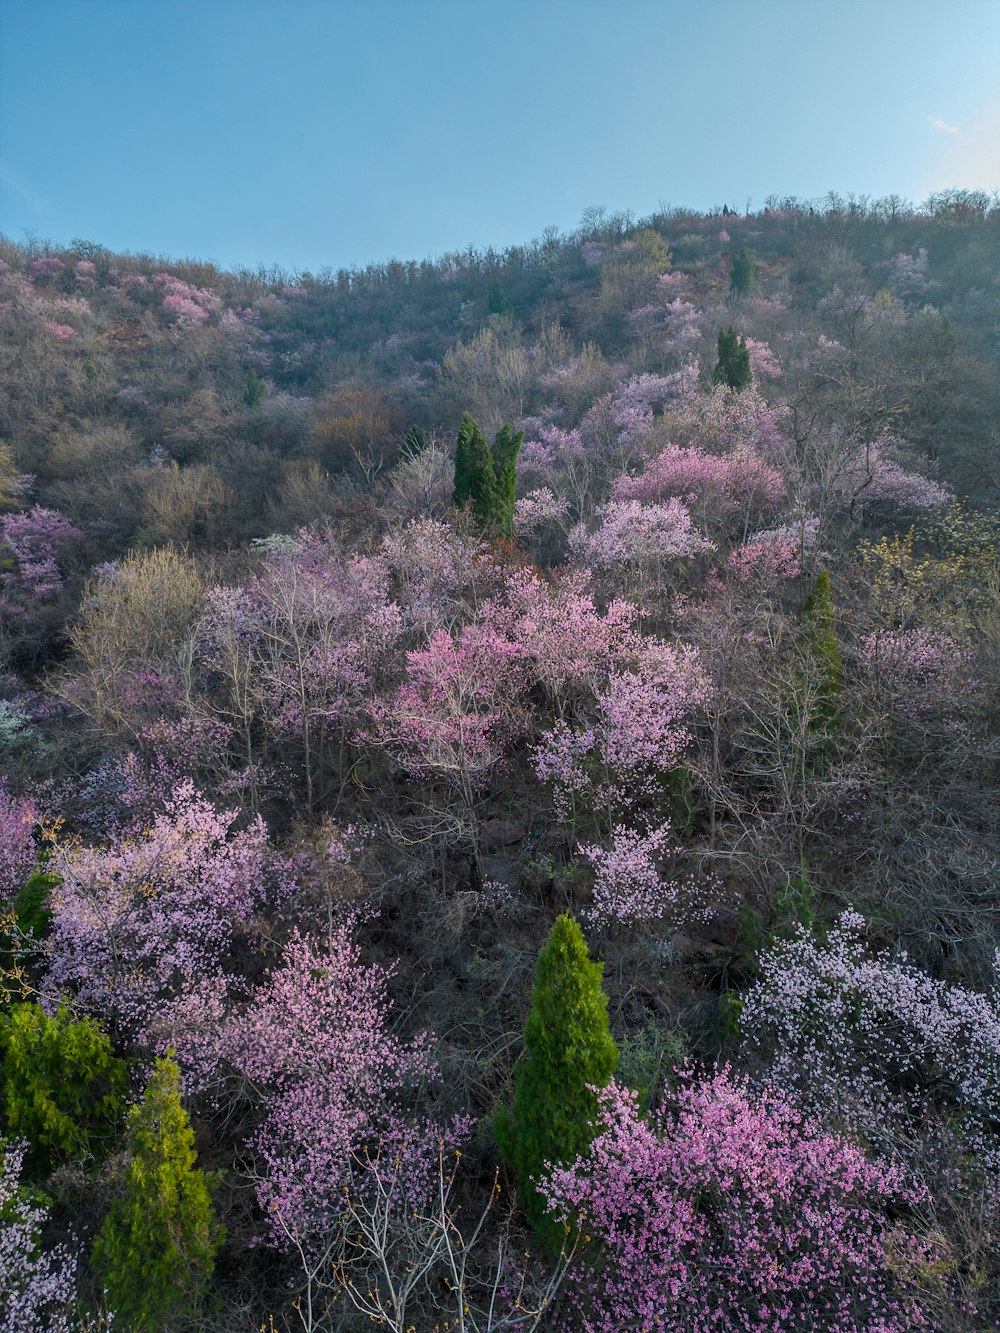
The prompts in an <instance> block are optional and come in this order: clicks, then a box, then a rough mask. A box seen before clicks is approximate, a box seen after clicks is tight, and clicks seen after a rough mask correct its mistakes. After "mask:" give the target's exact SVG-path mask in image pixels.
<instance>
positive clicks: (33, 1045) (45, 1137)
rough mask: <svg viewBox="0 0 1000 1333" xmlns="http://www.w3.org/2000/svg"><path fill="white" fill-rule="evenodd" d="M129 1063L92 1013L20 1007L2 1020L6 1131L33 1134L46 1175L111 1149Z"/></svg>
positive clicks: (36, 1158)
mask: <svg viewBox="0 0 1000 1333" xmlns="http://www.w3.org/2000/svg"><path fill="white" fill-rule="evenodd" d="M125 1074H126V1071H125V1064H124V1062H123V1061H122V1060H119V1059H118V1058H117V1056H115V1055H114V1054H113V1053H112V1050H111V1043H110V1041H109V1040H108V1037H107V1034H106V1033H105V1032H104V1031H103V1029H102V1028H101V1026H100V1024H99V1023H98V1022H97V1021H96V1020H95V1019H93V1018H80V1019H76V1018H74V1017H73V1015H72V1013H71V1012H70V1010H69V1009H68V1008H67V1007H66V1006H65V1005H60V1007H59V1009H58V1010H57V1011H56V1013H55V1014H54V1015H52V1016H50V1015H48V1014H46V1013H45V1011H44V1010H43V1009H42V1008H41V1007H40V1006H39V1005H37V1004H15V1005H12V1006H11V1007H10V1008H9V1009H7V1010H6V1011H5V1012H4V1013H3V1017H2V1019H0V1075H2V1081H3V1098H2V1111H0V1119H2V1122H3V1132H4V1133H5V1134H8V1135H10V1136H11V1137H12V1138H23V1139H27V1140H28V1143H29V1144H30V1153H29V1157H28V1164H29V1166H30V1167H31V1168H32V1170H33V1171H34V1172H36V1173H37V1174H38V1175H40V1176H46V1175H48V1174H49V1173H50V1172H51V1171H52V1170H53V1169H54V1168H55V1167H56V1166H58V1165H59V1164H60V1163H61V1162H67V1161H74V1160H79V1159H81V1158H86V1157H90V1156H93V1155H95V1154H98V1153H100V1152H102V1151H104V1150H106V1149H107V1148H108V1147H109V1146H110V1143H111V1141H112V1138H113V1135H114V1130H115V1126H116V1125H117V1123H118V1121H119V1119H120V1118H121V1116H122V1114H123V1112H124V1102H123V1093H124V1090H125Z"/></svg>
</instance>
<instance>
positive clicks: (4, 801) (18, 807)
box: [0, 777, 38, 900]
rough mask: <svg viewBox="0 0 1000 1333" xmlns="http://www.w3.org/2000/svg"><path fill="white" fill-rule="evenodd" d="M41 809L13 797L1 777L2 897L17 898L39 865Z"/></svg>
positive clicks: (0, 874)
mask: <svg viewBox="0 0 1000 1333" xmlns="http://www.w3.org/2000/svg"><path fill="white" fill-rule="evenodd" d="M37 822H38V812H37V810H36V809H35V807H34V805H33V804H32V802H31V801H29V800H26V799H25V798H24V797H16V796H12V795H11V792H10V789H9V787H8V786H7V781H6V779H5V778H3V777H0V900H2V899H4V898H7V899H10V898H13V897H14V895H15V894H16V893H18V892H19V891H20V890H21V889H22V888H23V887H24V883H25V880H27V878H28V876H29V875H30V874H31V872H32V870H33V869H34V866H35V861H36V859H37V854H36V851H35V838H34V831H35V825H36V823H37Z"/></svg>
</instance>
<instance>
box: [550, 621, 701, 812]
mask: <svg viewBox="0 0 1000 1333" xmlns="http://www.w3.org/2000/svg"><path fill="white" fill-rule="evenodd" d="M709 696H710V687H709V683H708V680H707V678H706V676H705V674H704V671H703V668H702V663H701V658H700V656H699V654H698V651H697V649H695V648H691V647H687V646H685V645H680V646H677V647H673V646H670V645H667V644H665V643H660V642H658V641H656V640H652V639H650V640H647V641H646V646H645V649H644V651H643V652H642V653H641V654H640V655H639V661H638V663H637V665H636V667H635V668H634V669H632V670H618V671H611V672H610V673H609V674H608V675H607V677H606V680H605V682H604V683H603V684H602V685H597V686H596V688H595V691H594V697H593V700H592V702H591V703H590V706H589V707H587V706H586V705H584V704H581V705H580V706H578V708H577V709H576V710H575V711H576V717H575V718H574V720H573V723H572V725H571V724H570V722H569V721H567V720H566V719H565V718H559V719H557V721H556V722H555V723H554V724H553V725H552V726H551V727H550V728H549V729H548V730H547V731H546V732H545V733H544V734H543V736H542V739H541V741H540V743H539V744H538V745H537V746H536V748H535V751H534V762H535V773H536V775H537V777H538V778H539V780H540V781H542V782H548V783H551V785H552V789H553V800H554V803H555V808H556V813H557V814H558V815H559V816H560V818H563V819H565V818H568V817H569V816H570V814H571V813H572V811H573V809H574V808H575V806H576V805H577V803H578V801H579V800H580V799H583V800H586V802H587V803H588V804H590V805H592V806H594V807H597V806H602V807H605V808H607V809H610V810H616V809H620V810H628V809H631V808H632V807H633V806H634V805H635V804H636V803H638V802H642V801H645V800H648V799H650V798H655V797H656V796H657V794H658V791H659V783H658V779H659V778H660V777H661V776H662V775H663V774H664V773H666V772H668V771H669V770H670V769H672V768H675V767H676V766H677V764H678V763H679V762H680V759H681V757H682V755H683V753H684V751H685V750H686V749H687V747H688V746H689V744H690V742H691V732H690V729H689V727H688V725H687V719H689V718H690V716H691V714H692V713H693V712H695V711H696V710H697V709H698V708H700V707H703V706H704V705H705V703H706V702H707V701H708V699H709Z"/></svg>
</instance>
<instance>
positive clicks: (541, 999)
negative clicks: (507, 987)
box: [495, 912, 618, 1249]
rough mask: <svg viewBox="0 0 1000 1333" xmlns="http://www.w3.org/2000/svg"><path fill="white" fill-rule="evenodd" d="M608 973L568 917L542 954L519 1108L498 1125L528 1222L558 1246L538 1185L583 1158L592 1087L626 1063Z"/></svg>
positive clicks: (558, 1233)
mask: <svg viewBox="0 0 1000 1333" xmlns="http://www.w3.org/2000/svg"><path fill="white" fill-rule="evenodd" d="M603 970H604V965H603V963H594V962H591V960H590V956H589V954H588V952H587V942H586V940H585V939H584V938H583V933H582V932H581V930H580V927H579V925H578V924H577V922H576V921H575V920H574V918H573V917H572V916H570V915H569V913H568V912H564V913H563V915H562V916H560V917H558V918H557V919H556V921H555V924H554V925H553V927H552V930H551V932H550V934H549V938H548V940H547V941H546V943H545V946H544V948H543V949H542V951H541V953H540V954H539V955H538V964H537V967H536V970H535V986H534V990H533V992H532V1000H531V1013H530V1015H529V1017H528V1022H527V1026H526V1027H525V1030H524V1051H525V1053H524V1062H523V1063H522V1065H521V1068H520V1071H519V1073H518V1076H517V1083H516V1087H515V1090H514V1103H513V1106H512V1107H511V1108H510V1110H505V1111H501V1112H499V1113H498V1115H497V1117H496V1122H495V1129H496V1139H497V1145H498V1147H499V1149H500V1155H501V1157H502V1158H503V1160H504V1161H505V1162H506V1163H507V1164H508V1165H509V1166H510V1167H512V1168H513V1170H514V1171H515V1172H516V1173H517V1176H518V1182H519V1197H520V1201H521V1206H522V1207H523V1209H524V1213H525V1217H526V1218H527V1220H528V1222H529V1223H530V1224H531V1226H532V1227H533V1228H534V1229H535V1231H536V1232H537V1233H538V1235H539V1236H540V1237H541V1238H542V1239H543V1240H544V1241H545V1242H546V1243H547V1244H549V1245H550V1246H552V1248H553V1249H558V1247H559V1244H560V1243H561V1241H562V1238H563V1235H564V1231H563V1229H562V1228H561V1227H559V1226H557V1225H556V1224H555V1223H554V1222H553V1221H552V1219H551V1218H550V1217H549V1216H548V1214H547V1213H546V1211H545V1200H544V1198H543V1196H542V1195H541V1194H539V1192H538V1190H537V1189H536V1188H535V1185H534V1182H535V1181H537V1180H538V1178H539V1177H540V1176H541V1175H542V1174H543V1172H544V1171H545V1167H546V1163H552V1164H553V1165H557V1164H561V1163H565V1162H571V1161H573V1160H574V1159H575V1158H576V1157H578V1156H580V1154H581V1153H583V1152H584V1151H585V1150H586V1148H587V1146H588V1145H589V1143H590V1141H591V1139H592V1138H593V1136H594V1133H595V1131H596V1123H595V1121H596V1116H597V1099H596V1097H595V1095H594V1093H593V1092H592V1091H591V1087H597V1088H602V1087H604V1086H605V1084H606V1083H607V1082H608V1080H609V1079H610V1078H611V1075H612V1073H613V1072H614V1068H615V1063H616V1061H617V1059H618V1049H617V1047H616V1046H615V1042H614V1038H613V1037H612V1036H611V1031H610V1028H609V1027H608V1000H607V996H606V995H605V994H604V991H603V990H602V988H601V973H602V971H603Z"/></svg>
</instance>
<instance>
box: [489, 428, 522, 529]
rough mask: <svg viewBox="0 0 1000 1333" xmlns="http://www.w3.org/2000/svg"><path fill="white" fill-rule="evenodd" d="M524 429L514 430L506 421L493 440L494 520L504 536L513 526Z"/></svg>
mask: <svg viewBox="0 0 1000 1333" xmlns="http://www.w3.org/2000/svg"><path fill="white" fill-rule="evenodd" d="M523 440H524V431H523V430H519V431H515V430H514V427H513V426H512V425H511V424H510V422H509V421H508V422H506V423H505V424H504V425H503V426H501V428H500V430H498V431H497V434H496V439H495V440H494V441H493V471H494V477H495V481H496V509H495V511H494V522H495V524H496V526H497V527H498V528H499V529H500V531H501V532H503V533H504V534H505V535H506V536H508V537H509V536H510V534H511V532H512V530H513V527H514V492H515V490H516V488H517V456H518V454H519V453H520V452H521V443H522V441H523Z"/></svg>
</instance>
